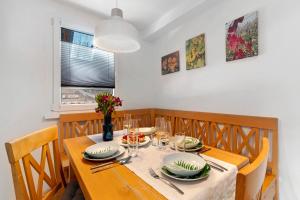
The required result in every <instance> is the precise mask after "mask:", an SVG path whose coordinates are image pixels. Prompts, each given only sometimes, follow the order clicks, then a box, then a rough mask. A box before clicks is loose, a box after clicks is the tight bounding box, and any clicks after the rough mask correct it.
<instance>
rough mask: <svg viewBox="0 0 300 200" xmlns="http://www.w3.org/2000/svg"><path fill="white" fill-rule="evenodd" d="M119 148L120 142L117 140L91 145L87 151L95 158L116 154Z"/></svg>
mask: <svg viewBox="0 0 300 200" xmlns="http://www.w3.org/2000/svg"><path fill="white" fill-rule="evenodd" d="M118 150H119V144H117V143H116V142H101V143H97V144H94V145H92V146H89V147H88V148H86V149H85V151H84V152H85V153H86V154H88V155H89V156H90V157H93V158H106V157H110V156H112V155H114V154H115V153H116V152H117V151H118Z"/></svg>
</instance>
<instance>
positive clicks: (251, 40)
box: [225, 11, 258, 62]
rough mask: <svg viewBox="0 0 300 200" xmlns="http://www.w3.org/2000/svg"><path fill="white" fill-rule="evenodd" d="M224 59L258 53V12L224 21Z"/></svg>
mask: <svg viewBox="0 0 300 200" xmlns="http://www.w3.org/2000/svg"><path fill="white" fill-rule="evenodd" d="M225 27H226V61H227V62H228V61H233V60H238V59H243V58H247V57H252V56H257V55H258V12H257V11H256V12H252V13H249V14H247V15H245V16H243V17H240V18H238V19H235V20H233V21H231V22H228V23H226V25H225Z"/></svg>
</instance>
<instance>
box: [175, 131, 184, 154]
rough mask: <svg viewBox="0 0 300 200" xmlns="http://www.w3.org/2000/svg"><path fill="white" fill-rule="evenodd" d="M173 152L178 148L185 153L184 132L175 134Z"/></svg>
mask: <svg viewBox="0 0 300 200" xmlns="http://www.w3.org/2000/svg"><path fill="white" fill-rule="evenodd" d="M174 147H175V151H178V148H181V149H182V150H183V151H185V133H184V132H176V133H175V146H174Z"/></svg>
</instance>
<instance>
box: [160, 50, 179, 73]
mask: <svg viewBox="0 0 300 200" xmlns="http://www.w3.org/2000/svg"><path fill="white" fill-rule="evenodd" d="M179 65H180V62H179V51H176V52H173V53H170V54H168V55H166V56H163V57H162V58H161V74H162V75H165V74H170V73H173V72H178V71H179V70H180V67H179Z"/></svg>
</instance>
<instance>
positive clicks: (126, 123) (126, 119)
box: [123, 113, 131, 135]
mask: <svg viewBox="0 0 300 200" xmlns="http://www.w3.org/2000/svg"><path fill="white" fill-rule="evenodd" d="M130 121H131V114H129V113H127V114H124V120H123V130H125V131H124V134H125V135H127V134H128V133H129V129H130Z"/></svg>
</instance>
